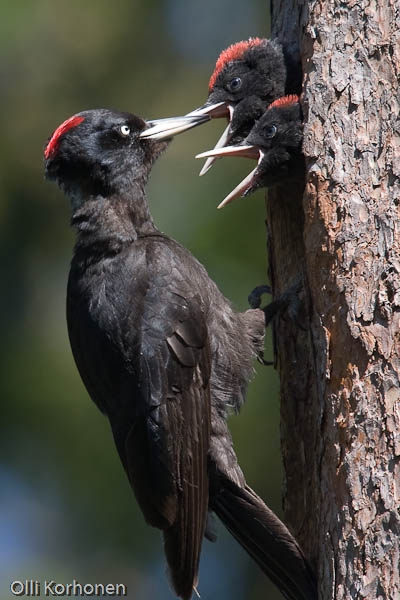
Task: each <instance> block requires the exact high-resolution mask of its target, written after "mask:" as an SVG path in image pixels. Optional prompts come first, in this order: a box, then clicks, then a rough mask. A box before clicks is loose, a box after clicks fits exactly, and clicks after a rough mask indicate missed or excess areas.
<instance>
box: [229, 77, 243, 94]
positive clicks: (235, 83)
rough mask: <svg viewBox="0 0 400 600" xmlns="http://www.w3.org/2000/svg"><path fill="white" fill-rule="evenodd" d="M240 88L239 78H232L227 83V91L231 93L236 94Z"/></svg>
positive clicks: (240, 81)
mask: <svg viewBox="0 0 400 600" xmlns="http://www.w3.org/2000/svg"><path fill="white" fill-rule="evenodd" d="M241 87H242V80H241V79H240V77H234V78H233V79H231V80H230V82H229V89H230V91H231V92H237V91H238V90H240V88H241Z"/></svg>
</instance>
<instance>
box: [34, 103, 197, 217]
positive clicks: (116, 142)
mask: <svg viewBox="0 0 400 600" xmlns="http://www.w3.org/2000/svg"><path fill="white" fill-rule="evenodd" d="M207 119H208V117H207V116H205V117H191V118H188V117H177V118H173V119H160V120H157V121H151V122H146V121H144V120H143V119H141V118H140V117H137V116H135V115H133V114H131V113H127V112H117V111H112V110H108V109H97V110H86V111H83V112H80V113H78V114H76V115H74V116H73V117H70V118H69V119H67V120H66V121H64V122H63V123H62V124H61V125H60V126H59V127H58V128H57V129H56V130H55V132H54V133H53V135H52V136H51V137H50V139H49V140H48V142H47V145H46V147H45V151H44V159H45V175H46V178H47V179H54V180H55V181H56V182H57V183H58V185H59V186H60V187H61V189H62V190H63V191H64V192H65V193H66V194H67V196H69V198H70V200H71V202H72V204H73V206H74V207H77V206H79V205H81V204H82V203H83V202H84V201H85V199H88V198H95V197H108V196H111V195H113V194H115V193H120V192H122V191H124V190H125V189H128V188H129V187H130V186H131V185H132V182H137V183H138V184H139V185H141V186H144V185H145V183H146V181H147V179H148V175H149V173H150V170H151V167H152V165H153V163H154V161H155V160H156V159H157V158H158V156H159V155H160V153H161V152H162V151H163V150H164V149H165V148H166V147H167V145H168V142H169V141H170V139H171V138H172V137H173V136H174V135H176V134H177V133H180V132H181V131H185V130H186V129H190V128H191V127H194V126H195V125H197V124H199V123H202V122H204V120H207Z"/></svg>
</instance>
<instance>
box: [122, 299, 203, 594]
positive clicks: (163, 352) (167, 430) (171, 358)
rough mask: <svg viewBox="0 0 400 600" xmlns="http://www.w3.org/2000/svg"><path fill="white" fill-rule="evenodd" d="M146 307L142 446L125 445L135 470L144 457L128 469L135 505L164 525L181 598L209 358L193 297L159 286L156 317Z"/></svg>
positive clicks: (193, 560)
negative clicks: (158, 307) (144, 441)
mask: <svg viewBox="0 0 400 600" xmlns="http://www.w3.org/2000/svg"><path fill="white" fill-rule="evenodd" d="M159 301H160V299H159ZM151 307H152V308H151V311H152V315H151V317H150V319H149V320H147V313H146V309H145V310H144V313H143V315H144V316H143V323H144V327H143V333H142V342H141V371H142V374H143V386H144V387H143V390H142V393H144V394H145V396H146V398H145V402H146V406H147V412H146V426H145V431H146V436H147V443H143V440H140V446H138V447H136V448H134V447H132V445H131V444H130V445H129V446H127V453H128V454H129V455H131V454H133V456H132V458H133V461H132V463H135V465H137V463H138V461H137V452H138V451H141V452H142V455H143V453H144V454H145V455H144V456H143V460H142V461H139V463H142V464H141V466H140V467H139V469H141V471H140V472H139V471H138V467H137V466H135V467H134V466H133V464H132V468H131V467H129V468H130V471H131V472H130V473H129V475H130V478H131V480H132V484H133V486H134V488H135V492H136V495H137V497H138V500H139V502H140V495H141V493H143V491H145V497H144V498H143V500H144V502H143V504H142V503H141V502H140V503H141V506H142V510H143V512H144V514H145V516H146V518H147V519H148V520H149V521H150V522H153V524H156V523H160V522H163V523H164V526H163V527H162V529H163V535H164V542H165V553H166V557H167V562H168V566H169V570H170V576H171V580H172V583H173V586H174V588H175V590H176V592H177V594H178V595H179V596H180V597H182V598H190V597H191V595H192V591H193V586H194V585H196V582H197V573H198V565H199V559H200V551H201V545H202V540H203V536H204V530H205V525H206V520H207V512H208V473H207V457H208V450H209V443H210V442H209V440H210V392H209V376H210V361H211V358H210V351H209V345H208V340H207V329H206V326H205V317H204V314H203V312H202V310H201V306H200V301H199V299H198V298H196V297H192V298H189V299H188V297H186V298H183V297H181V296H179V295H177V294H176V293H174V292H171V291H170V290H168V289H166V290H165V289H164V290H163V292H162V309H161V310H160V312H159V313H157V310H154V309H155V302H154V298H152V302H151ZM161 311H162V319H160V318H159V317H160V314H161ZM154 313H156V314H158V317H156V318H155V319H154ZM157 336H158V339H159V343H158V344H157V345H155V343H154V339H155V337H157ZM131 437H132V436H129V439H131ZM128 465H130V460H129V457H128ZM160 483H161V484H162V485H161V486H160ZM138 490H139V491H138ZM140 490H142V491H140ZM155 492H156V493H155ZM151 495H152V496H153V498H155V499H154V500H151V499H149V496H151ZM155 503H156V505H155ZM149 506H150V507H151V511H152V512H151V514H149ZM154 509H156V511H155V513H156V514H153V513H154ZM160 517H161V518H160Z"/></svg>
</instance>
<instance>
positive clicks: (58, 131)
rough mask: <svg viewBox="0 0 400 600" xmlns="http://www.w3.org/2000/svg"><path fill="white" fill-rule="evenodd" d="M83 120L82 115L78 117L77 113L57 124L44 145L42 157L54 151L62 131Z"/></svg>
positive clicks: (62, 133)
mask: <svg viewBox="0 0 400 600" xmlns="http://www.w3.org/2000/svg"><path fill="white" fill-rule="evenodd" d="M84 120H85V118H84V117H80V116H79V115H74V116H73V117H70V118H69V119H67V120H66V121H64V123H61V125H59V126H58V127H57V129H56V130H55V132H54V133H53V135H52V136H51V138H50V140H49V142H48V144H47V146H46V149H45V151H44V157H45V159H46V160H47V159H48V158H50V156H52V155H53V154H54V153H55V151H56V149H57V146H58V144H59V141H60V137H61V136H62V135H64V133H66V132H67V131H69V130H70V129H72V128H73V127H76V126H77V125H79V123H82V121H84Z"/></svg>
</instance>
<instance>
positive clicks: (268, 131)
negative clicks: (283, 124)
mask: <svg viewBox="0 0 400 600" xmlns="http://www.w3.org/2000/svg"><path fill="white" fill-rule="evenodd" d="M275 134H276V126H275V125H270V126H269V127H266V128H265V129H264V137H266V138H273V137H274V136H275Z"/></svg>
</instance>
